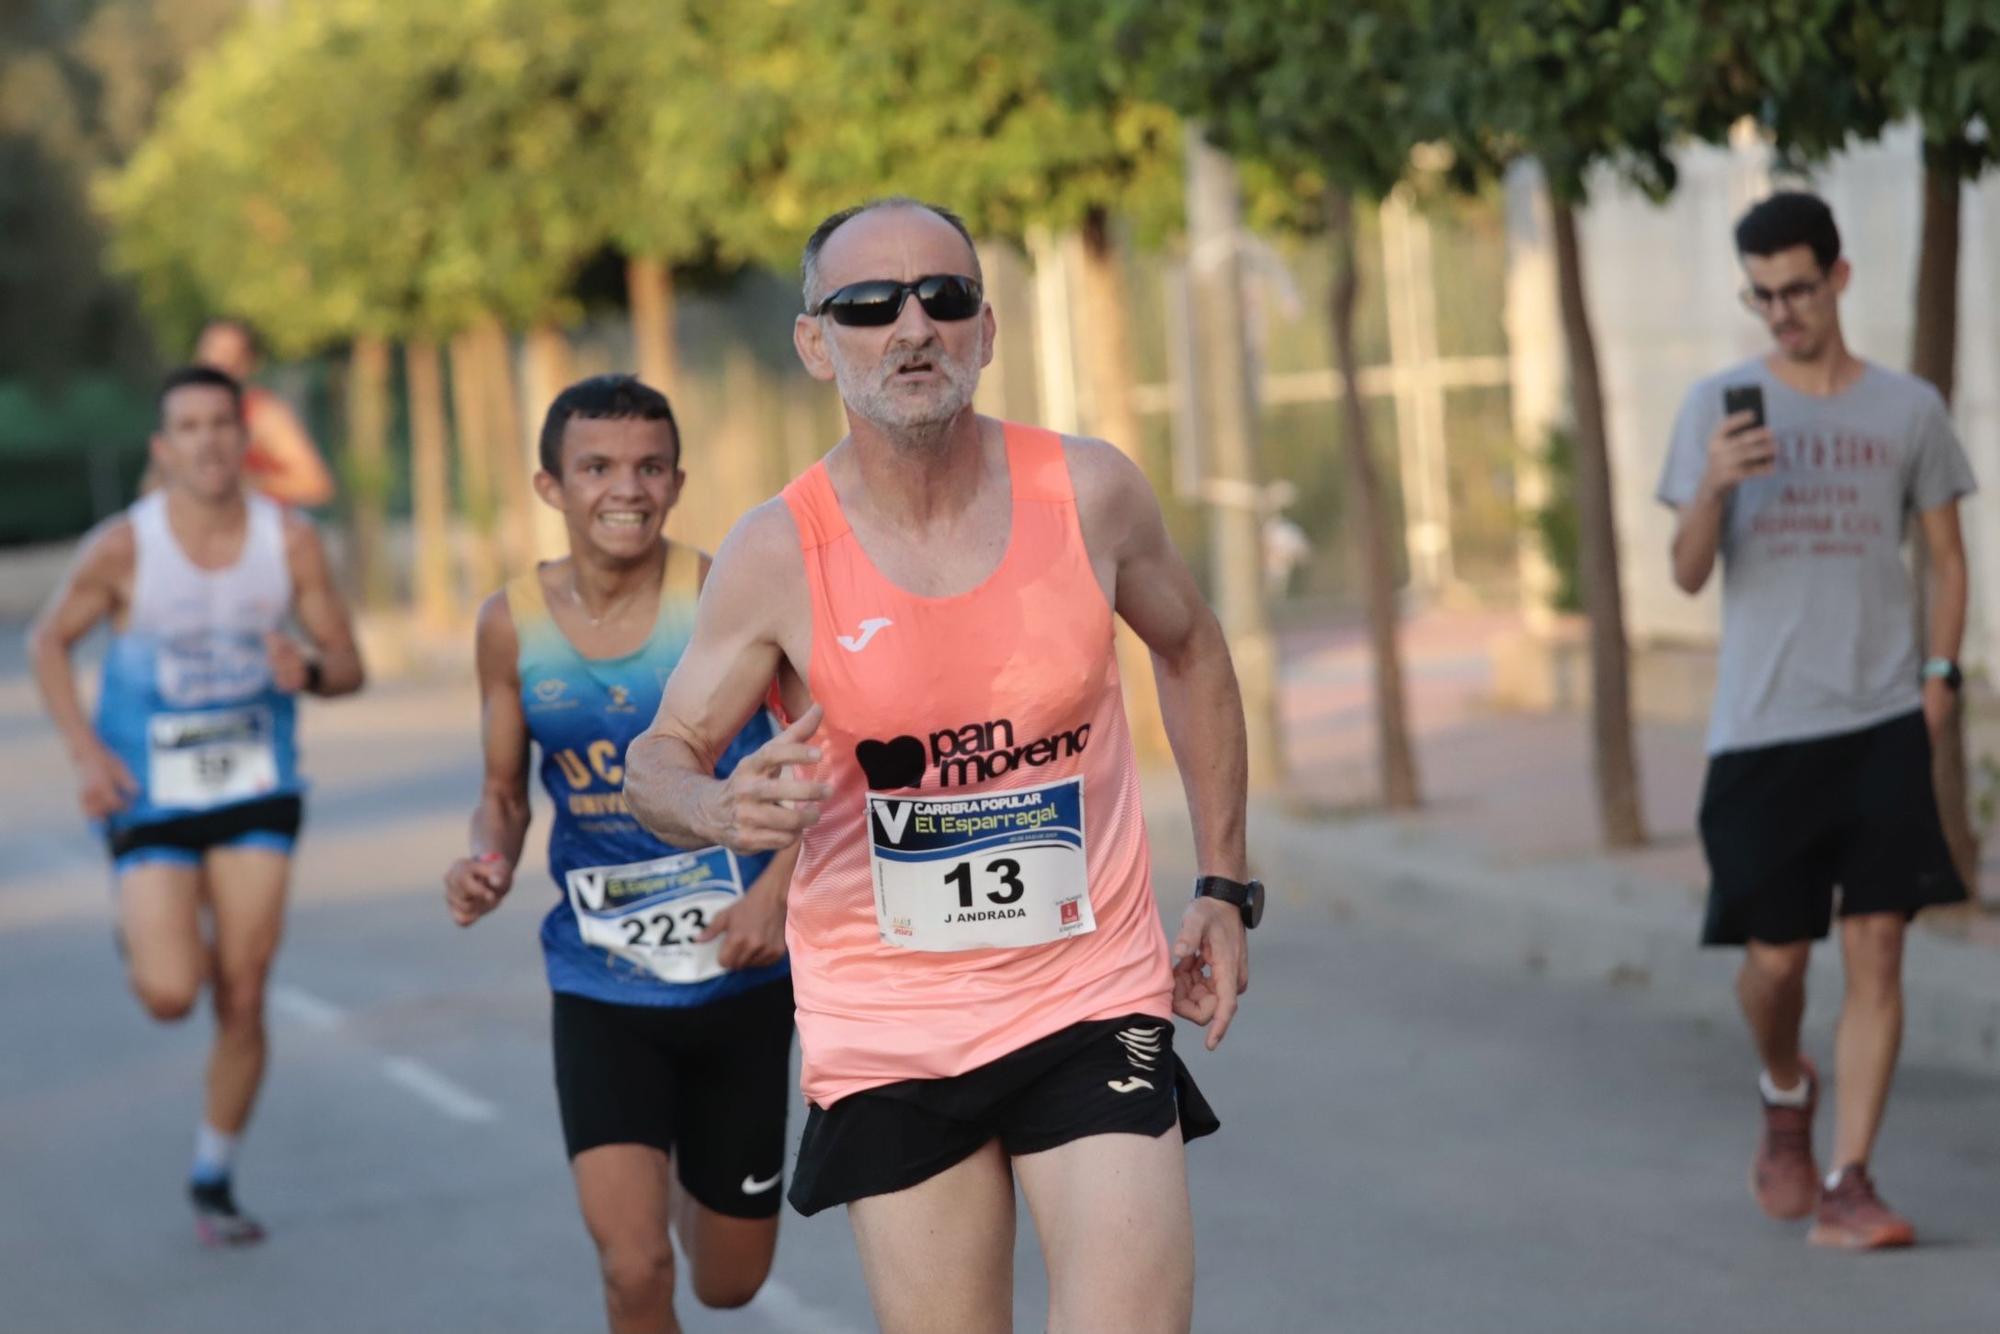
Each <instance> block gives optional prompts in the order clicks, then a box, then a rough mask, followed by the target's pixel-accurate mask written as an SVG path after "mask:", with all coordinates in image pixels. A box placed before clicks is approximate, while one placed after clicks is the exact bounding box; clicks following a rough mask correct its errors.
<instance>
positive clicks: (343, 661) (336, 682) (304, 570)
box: [285, 514, 366, 698]
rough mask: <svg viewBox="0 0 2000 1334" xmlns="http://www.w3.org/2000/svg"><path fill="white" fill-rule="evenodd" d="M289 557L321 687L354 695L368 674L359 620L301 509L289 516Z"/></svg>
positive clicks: (330, 693)
mask: <svg viewBox="0 0 2000 1334" xmlns="http://www.w3.org/2000/svg"><path fill="white" fill-rule="evenodd" d="M285 560H286V562H287V563H288V564H289V565H290V566H291V571H292V588H293V590H294V592H293V602H294V606H295V607H296V609H297V612H298V618H299V624H300V626H301V627H303V628H304V630H305V632H306V635H307V637H308V638H310V639H311V640H312V642H313V647H314V648H315V649H316V650H317V651H318V653H319V669H320V678H319V687H318V690H317V691H316V693H317V694H320V695H322V696H325V697H328V698H331V697H333V696H335V695H351V694H353V693H354V692H355V691H357V690H359V689H361V686H362V684H363V682H364V680H365V679H366V673H365V672H364V671H363V670H362V666H361V650H360V649H359V648H358V647H357V646H356V644H355V642H354V621H353V618H352V617H350V616H349V615H348V611H347V599H346V598H344V597H342V596H341V595H340V587H339V585H338V584H336V583H334V581H333V570H332V569H331V568H330V567H329V565H328V563H327V559H326V547H325V545H324V544H323V543H321V541H320V540H319V530H318V529H316V528H315V527H313V524H312V521H311V520H310V519H307V518H305V517H304V516H302V515H297V514H288V515H286V516H285Z"/></svg>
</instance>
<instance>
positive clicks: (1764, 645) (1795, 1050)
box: [1659, 193, 1973, 1249]
mask: <svg viewBox="0 0 2000 1334" xmlns="http://www.w3.org/2000/svg"><path fill="white" fill-rule="evenodd" d="M1736 250H1737V255H1738V258H1739V259H1740V261H1741V263H1742V266H1743V272H1744V275H1745V277H1746V279H1747V282H1746V285H1745V287H1744V289H1743V292H1742V299H1743V302H1744V304H1745V305H1746V306H1747V307H1748V308H1749V309H1750V310H1751V312H1752V313H1753V314H1755V315H1756V316H1757V317H1758V318H1759V319H1760V320H1762V321H1763V323H1764V325H1765V327H1766V328H1767V329H1768V331H1769V333H1770V335H1771V339H1772V342H1773V343H1774V344H1775V346H1774V347H1773V349H1772V351H1771V352H1770V353H1769V354H1768V355H1765V356H1762V357H1758V358H1756V359H1754V360H1751V361H1748V362H1744V363H1741V364H1739V365H1735V366H1731V367H1729V368H1728V369H1726V370H1723V371H1720V372H1718V373H1716V374H1714V375H1711V376H1709V377H1708V378H1707V379H1705V380H1702V381H1701V382H1700V383H1698V384H1696V385H1695V386H1694V388H1693V389H1691V390H1690V391H1689V393H1688V396H1687V399H1686V401H1685V402H1684V403H1683V405H1682V407H1681V411H1680V416H1679V419H1678V420H1677V421H1676V422H1675V425H1674V431H1673V439H1672V443H1671V446H1670V448H1669V451H1668V455H1667V460H1666V466H1665V471H1664V475H1663V476H1662V478H1661V481H1660V488H1659V498H1660V499H1661V500H1662V501H1663V502H1664V503H1666V504H1667V505H1669V506H1671V507H1673V508H1674V509H1675V510H1676V512H1677V514H1678V523H1677V526H1676V529H1675V533H1674V540H1673V550H1672V557H1673V570H1674V580H1675V582H1676V583H1677V584H1679V586H1680V587H1681V588H1682V590H1683V591H1685V592H1687V593H1689V594H1693V593H1697V592H1699V591H1700V590H1701V588H1702V587H1703V585H1705V584H1706V583H1707V582H1708V578H1709V575H1710V574H1711V572H1712V571H1713V570H1714V567H1715V563H1716V560H1717V558H1718V556H1719V557H1720V558H1721V560H1722V567H1723V569H1722V573H1723V585H1722V617H1723V620H1722V646H1721V653H1720V657H1719V660H1718V663H1717V674H1716V689H1715V704H1714V710H1713V713H1712V716H1711V721H1710V726H1709V733H1708V751H1709V768H1708V776H1707V780H1706V782H1705V784H1704V787H1703V791H1702V798H1701V815H1700V824H1701V836H1702V844H1703V847H1704V849H1705V851H1706V853H1707V857H1708V864H1709V872H1710V889H1709V899H1708V910H1707V916H1706V921H1705V923H1704V926H1703V930H1702V942H1703V943H1704V944H1706V945H1725V946H1740V947H1742V948H1743V950H1744V952H1745V953H1744V960H1743V966H1742V971H1741V973H1740V975H1739V977H1738V981H1737V995H1738V998H1739V1000H1740V1002H1741V1004H1742V1008H1743V1014H1744V1018H1745V1019H1746V1020H1747V1021H1748V1023H1749V1026H1750V1032H1751V1036H1752V1038H1753V1039H1754V1041H1755V1044H1756V1048H1757V1054H1758V1056H1759V1057H1760V1058H1761V1059H1762V1061H1763V1066H1764V1068H1763V1072H1762V1073H1761V1074H1760V1075H1759V1077H1758V1086H1759V1093H1760V1100H1761V1102H1762V1107H1763V1123H1764V1129H1763V1135H1762V1138H1761V1139H1760V1141H1759V1143H1758V1147H1757V1151H1756V1155H1755V1157H1754V1158H1753V1160H1752V1165H1751V1174H1750V1176H1751V1190H1752V1193H1753V1194H1754V1196H1755V1198H1756V1200H1757V1202H1758V1204H1759V1206H1760V1207H1761V1208H1762V1209H1763V1210H1764V1212H1765V1213H1767V1214H1769V1215H1770V1216H1771V1217H1773V1218H1781V1219H1792V1218H1805V1217H1808V1216H1810V1217H1812V1218H1813V1220H1814V1223H1813V1227H1812V1230H1811V1233H1810V1240H1811V1241H1812V1242H1813V1243H1815V1244H1818V1245H1824V1246H1837V1247H1846V1248H1851V1249H1871V1248H1875V1247H1881V1246H1904V1245H1909V1244H1910V1243H1911V1242H1912V1241H1913V1240H1914V1239H1915V1235H1916V1232H1915V1229H1914V1228H1913V1227H1912V1226H1911V1224H1910V1223H1909V1221H1908V1220H1907V1219H1905V1218H1903V1217H1902V1216H1901V1215H1899V1214H1897V1213H1896V1212H1895V1211H1893V1210H1892V1209H1890V1208H1889V1207H1888V1206H1887V1205H1886V1204H1884V1203H1883V1202H1882V1200H1881V1198H1880V1196H1879V1195H1878V1194H1877V1193H1876V1191H1875V1187H1874V1184H1873V1181H1872V1179H1871V1177H1870V1175H1869V1171H1868V1163H1869V1157H1870V1154H1871V1152H1872V1150H1873V1148H1874V1145H1875V1138H1876V1133H1877V1131H1878V1129H1879V1128H1880V1126H1881V1122H1882V1113H1883V1108H1884V1106H1885V1105H1886V1103H1887V1100H1888V1095H1889V1086H1890V1082H1891V1080H1892V1078H1893V1076H1894V1073H1895V1067H1896V1056H1897V1050H1898V1048H1899V1046H1900V1044H1901V1040H1902V1030H1903V993H1902V966H1903V942H1904V933H1905V931H1906V929H1907V926H1908V923H1909V921H1910V919H1911V918H1912V917H1914V916H1915V915H1916V914H1917V912H1918V911H1919V910H1921V909H1923V908H1926V907H1929V906H1931V905H1934V904H1941V903H1956V902H1958V901H1960V900H1962V899H1963V898H1965V896H1966V887H1965V886H1964V885H1963V884H1962V883H1961V882H1960V880H1959V877H1958V875H1957V873H1956V871H1955V870H1954V869H1953V866H1952V860H1951V854H1950V851H1949V849H1948V847H1947V846H1946V843H1945V837H1944V831H1943V827H1942V824H1941V822H1940V820H1939V816H1938V806H1937V799H1936V796H1935V794H1934V792H1933V789H1932V785H1931V743H1932V738H1933V736H1934V735H1935V734H1936V732H1937V730H1938V729H1939V728H1941V727H1943V726H1945V725H1946V724H1947V722H1948V721H1949V720H1950V719H1951V717H1952V715H1953V710H1954V709H1955V707H1956V704H1957V696H1958V691H1959V687H1960V684H1961V680H1962V677H1961V673H1960V671H1959V667H1958V661H1957V659H1958V652H1959V644H1960V640H1961V639H1962V638H1963V634H1964V630H1965V614H1966V602H1967V596H1966V593H1967V589H1966V585H1967V574H1966V560H1965V547H1964V542H1963V540H1962V538H1961V535H1960V531H1959V519H1958V502H1959V499H1960V498H1961V497H1963V496H1965V495H1967V494H1968V493H1970V492H1971V491H1972V489H1973V478H1972V471H1971V468H1970V466H1969V465H1968V464H1967V462H1966V458H1965V452H1964V451H1963V450H1962V449H1961V448H1960V447H1959V442H1958V436H1957V434H1956V433H1955V432H1954V430H1953V429H1952V423H1951V416H1950V413H1949V411H1948V410H1947V409H1946V407H1945V404H1944V400H1943V399H1942V398H1940V397H1939V395H1938V392H1937V390H1936V389H1935V388H1933V387H1932V386H1931V385H1930V384H1929V383H1927V382H1925V381H1923V380H1921V379H1918V378H1917V377H1915V376H1912V375H1906V374H1904V373H1902V372H1900V371H1893V370H1889V369H1888V368H1886V367H1883V366H1879V365H1876V364H1875V363H1873V362H1869V361H1864V360H1863V359H1861V358H1860V357H1858V356H1855V355H1854V354H1853V353H1852V352H1850V351H1849V350H1848V347H1847V343H1846V340H1845V338H1844V337H1843V335H1842V332H1841V325H1840V300H1841V296H1842V294H1843V293H1844V292H1845V291H1846V290H1847V285H1848V281H1849V278H1850V273H1851V271H1850V266H1849V264H1848V261H1847V260H1846V258H1845V257H1843V256H1842V254H1841V248H1840V232H1839V230H1838V228H1837V227H1836V226H1835V224H1834V220H1833V214H1832V212H1831V210H1829V209H1828V208H1827V206H1826V204H1825V203H1824V202H1823V201H1821V200H1820V199H1818V198H1816V197H1814V196H1812V195H1809V194H1801V193H1783V194H1777V195H1773V196H1772V197H1771V198H1769V199H1766V200H1764V201H1763V202H1762V203H1759V204H1758V205H1756V206H1755V207H1754V208H1752V209H1750V210H1749V212H1747V213H1746V214H1744V216H1743V218H1742V219H1741V221H1740V222H1738V224H1737V227H1736ZM1913 524H1914V525H1917V526H1920V527H1921V529H1922V532H1923V537H1924V540H1925V543H1926V544H1927V546H1928V548H1929V552H1930V576H1929V577H1930V586H1929V590H1928V591H1929V602H1928V608H1929V615H1928V620H1927V624H1926V625H1925V626H1924V628H1923V632H1922V637H1923V642H1922V643H1921V644H1920V642H1919V635H1918V631H1917V629H1916V605H1917V604H1916V590H1915V589H1914V588H1913V586H1912V581H1911V578H1910V573H1909V570H1908V568H1907V567H1906V565H1905V564H1904V560H1903V539H1904V537H1905V535H1906V534H1907V533H1908V532H1909V531H1910V529H1911V527H1912V526H1913ZM1836 890H1837V891H1838V892H1837V894H1836ZM1836 905H1837V907H1836ZM1836 912H1837V915H1838V918H1839V922H1840V943H1841V954H1842V958H1843V962H1844V964H1845V968H1846V995H1845V997H1844V998H1843V1000H1842V1004H1841V1009H1840V1021H1839V1027H1838V1030H1837V1033H1836V1036H1835V1041H1834V1070H1835V1075H1836V1081H1835V1094H1836V1110H1835V1119H1834V1146H1833V1159H1832V1171H1831V1172H1830V1173H1828V1174H1827V1175H1826V1176H1825V1177H1824V1178H1823V1179H1822V1177H1821V1175H1820V1171H1819V1164H1818V1160H1817V1159H1816V1158H1815V1156H1814V1153H1813V1147H1812V1129H1813V1114H1814V1111H1815V1109H1816V1107H1817V1104H1818V1099H1819V1094H1820V1079H1819V1072H1818V1070H1817V1069H1816V1068H1815V1067H1814V1065H1813V1063H1812V1062H1811V1061H1809V1060H1807V1059H1806V1058H1805V1057H1804V1056H1803V1055H1801V1053H1800V1042H1799V1025H1800V1020H1801V1018H1802V1016H1803V1014H1804V1012H1805V979H1806V966H1807V963H1808V961H1809V958H1810V954H1811V950H1812V944H1813V942H1814V941H1815V940H1819V939H1824V938H1825V937H1826V935H1827V934H1828V932H1829V930H1830V929H1831V927H1832V923H1833V920H1834V918H1835V916H1836Z"/></svg>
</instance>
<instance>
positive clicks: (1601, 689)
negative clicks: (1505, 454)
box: [1549, 198, 1646, 848]
mask: <svg viewBox="0 0 2000 1334" xmlns="http://www.w3.org/2000/svg"><path fill="white" fill-rule="evenodd" d="M1549 211H1550V217H1551V219H1552V221H1553V222H1554V232H1555V243H1556V287H1557V296H1558V300H1559V301H1560V303H1561V306H1562V320H1563V336H1564V341H1565V343H1566V344H1567V346H1568V351H1569V378H1570V396H1571V402H1572V405H1573V406H1574V408H1575V411H1576V510H1577V526H1578V541H1579V543H1580V545H1581V548H1582V565H1583V579H1582V583H1583V589H1582V592H1583V609H1584V613H1585V614H1586V615H1587V616H1588V617H1589V618H1590V726H1591V754H1592V761H1593V766H1594V769H1595V772H1596V778H1597V811H1598V821H1599V826H1600V828H1601V830H1602V832H1603V836H1604V842H1605V844H1606V846H1609V847H1613V848H1631V847H1637V846H1639V845H1640V844H1642V843H1644V842H1645V841H1646V823H1645V815H1644V812H1643V810H1642V809H1641V807H1640V803H1639V766H1638V758H1637V755H1636V754H1635V752H1634V748H1633V744H1632V700H1631V681H1630V670H1631V669H1630V663H1629V660H1628V659H1629V654H1628V651H1627V647H1626V643H1625V605H1624V594H1623V592H1622V591H1621V589H1620V587H1619V583H1618V527H1617V519H1616V513H1615V510H1614V501H1613V498H1612V489H1611V450H1610V447H1609V444H1608V442H1607V441H1606V439H1605V426H1604V385H1603V382H1602V381H1601V380H1600V379H1599V377H1598V370H1597V343H1596V337H1595V335H1594V334H1593V333H1592V332H1591V327H1590V308H1589V305H1588V303H1587V302H1586V299H1585V295H1584V290H1583V257H1582V255H1581V253H1580V252H1579V250H1578V247H1577V236H1576V211H1575V209H1574V208H1573V207H1572V206H1571V205H1570V204H1569V203H1567V202H1566V201H1564V200H1562V199H1561V198H1555V199H1552V200H1551V203H1550V210H1549Z"/></svg>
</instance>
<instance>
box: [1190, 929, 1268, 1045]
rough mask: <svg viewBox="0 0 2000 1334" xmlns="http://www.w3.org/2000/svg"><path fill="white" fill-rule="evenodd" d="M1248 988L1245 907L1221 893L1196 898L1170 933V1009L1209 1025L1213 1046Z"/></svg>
mask: <svg viewBox="0 0 2000 1334" xmlns="http://www.w3.org/2000/svg"><path fill="white" fill-rule="evenodd" d="M1249 989H1250V940H1249V933H1248V932H1247V931H1245V930H1244V927H1243V913H1242V910H1241V909H1239V908H1238V907H1237V906H1236V905H1235V904H1233V903H1224V902H1223V901H1222V900H1220V899H1207V898H1202V899H1196V900H1195V901H1194V902H1193V903H1190V904H1189V905H1188V910H1187V912H1186V914H1185V915H1183V916H1182V918H1181V930H1180V935H1178V936H1177V937H1175V939H1174V1013H1175V1014H1177V1015H1179V1016H1180V1017H1181V1018H1183V1019H1189V1020H1192V1021H1193V1022H1195V1023H1197V1024H1202V1025H1205V1026H1206V1027H1207V1029H1208V1039H1207V1043H1206V1045H1207V1047H1208V1049H1209V1050H1210V1051H1214V1050H1215V1049H1216V1048H1217V1047H1219V1046H1221V1045H1222V1039H1223V1036H1224V1035H1225V1034H1227V1033H1228V1032H1229V1021H1230V1020H1232V1019H1234V1018H1235V1017H1236V998H1237V997H1238V996H1240V995H1242V994H1243V993H1244V992H1246V991H1248V990H1249Z"/></svg>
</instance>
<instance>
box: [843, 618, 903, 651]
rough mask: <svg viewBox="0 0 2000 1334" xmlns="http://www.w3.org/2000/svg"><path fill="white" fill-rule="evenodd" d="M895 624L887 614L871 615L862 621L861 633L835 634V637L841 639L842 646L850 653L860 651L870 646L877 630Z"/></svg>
mask: <svg viewBox="0 0 2000 1334" xmlns="http://www.w3.org/2000/svg"><path fill="white" fill-rule="evenodd" d="M894 624H895V622H894V621H892V620H890V619H889V618H888V617H886V616H871V617H869V618H868V619H867V620H865V621H863V622H862V623H861V633H860V634H859V635H835V636H834V638H835V639H837V640H839V641H840V646H841V647H842V648H844V649H846V650H847V651H848V652H849V653H859V652H860V651H861V650H862V649H865V648H867V647H868V641H869V640H871V639H873V638H874V637H875V632H876V631H878V630H886V629H888V628H889V627H890V626H892V625H894Z"/></svg>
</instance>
